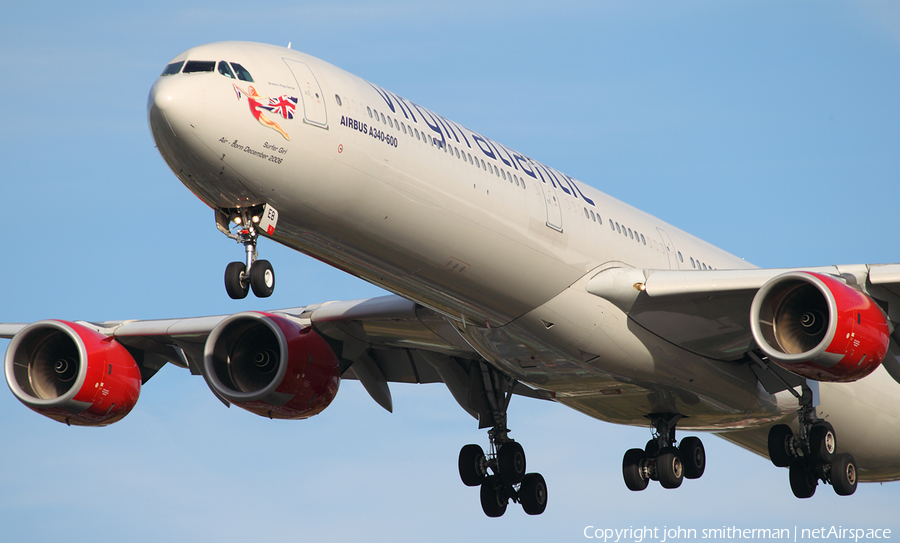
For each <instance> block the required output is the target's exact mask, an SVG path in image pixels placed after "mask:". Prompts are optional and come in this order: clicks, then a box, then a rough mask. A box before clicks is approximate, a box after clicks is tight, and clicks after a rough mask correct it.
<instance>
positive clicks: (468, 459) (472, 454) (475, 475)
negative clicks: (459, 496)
mask: <svg viewBox="0 0 900 543" xmlns="http://www.w3.org/2000/svg"><path fill="white" fill-rule="evenodd" d="M486 476H487V464H486V462H485V458H484V449H482V448H481V447H480V446H479V445H466V446H465V447H463V448H462V450H460V451H459V478H460V479H462V482H463V484H464V485H466V486H478V485H480V484H481V483H483V482H484V478H485V477H486Z"/></svg>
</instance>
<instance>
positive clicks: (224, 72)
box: [219, 60, 235, 79]
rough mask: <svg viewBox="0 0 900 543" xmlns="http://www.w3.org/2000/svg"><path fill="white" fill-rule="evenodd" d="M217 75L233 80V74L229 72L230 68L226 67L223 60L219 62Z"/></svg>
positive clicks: (226, 64)
mask: <svg viewBox="0 0 900 543" xmlns="http://www.w3.org/2000/svg"><path fill="white" fill-rule="evenodd" d="M219 73H220V74H222V75H224V76H225V77H230V78H231V79H234V78H235V77H234V72H232V71H231V67H229V66H228V63H227V62H225V61H224V60H220V61H219Z"/></svg>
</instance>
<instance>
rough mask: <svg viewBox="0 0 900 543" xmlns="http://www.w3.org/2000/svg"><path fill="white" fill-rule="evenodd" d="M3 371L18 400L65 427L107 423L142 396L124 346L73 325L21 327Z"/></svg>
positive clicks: (51, 322)
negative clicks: (63, 423)
mask: <svg viewBox="0 0 900 543" xmlns="http://www.w3.org/2000/svg"><path fill="white" fill-rule="evenodd" d="M5 367H6V382H7V384H8V385H9V388H10V389H11V390H12V392H13V394H15V395H16V397H17V398H18V399H19V401H21V402H22V403H24V404H25V405H26V406H28V407H30V408H31V409H33V410H34V411H37V412H38V413H40V414H41V415H45V416H47V417H50V418H51V419H53V420H57V421H59V422H65V423H66V424H75V425H79V426H105V425H107V424H112V423H113V422H116V421H118V420H120V419H122V418H123V417H124V416H125V415H127V414H128V413H129V412H130V411H131V409H132V408H133V407H134V405H135V404H136V403H137V401H138V397H139V396H140V394H141V371H140V369H139V368H138V366H137V363H135V361H134V358H133V357H132V356H131V354H130V353H129V352H128V351H127V350H126V349H125V347H123V346H122V345H121V344H119V342H117V341H116V340H115V339H113V338H111V337H107V336H104V335H103V334H101V333H99V332H96V331H94V330H91V329H89V328H86V327H85V326H82V325H80V324H76V323H73V322H67V321H57V320H46V321H39V322H36V323H33V324H30V325H28V326H26V327H25V328H23V329H22V330H21V331H20V332H19V333H18V334H16V335H15V337H13V339H12V342H10V344H9V348H8V349H7V350H6V363H5Z"/></svg>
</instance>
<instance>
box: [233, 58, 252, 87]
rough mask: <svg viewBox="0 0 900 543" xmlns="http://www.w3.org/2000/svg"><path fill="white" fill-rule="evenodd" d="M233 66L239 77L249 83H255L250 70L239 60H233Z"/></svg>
mask: <svg viewBox="0 0 900 543" xmlns="http://www.w3.org/2000/svg"><path fill="white" fill-rule="evenodd" d="M231 67H232V68H234V73H236V74H237V77H238V79H240V80H241V81H246V82H248V83H253V78H252V77H250V72H248V71H247V69H246V68H244V67H243V66H241V65H240V64H238V63H237V62H232V63H231Z"/></svg>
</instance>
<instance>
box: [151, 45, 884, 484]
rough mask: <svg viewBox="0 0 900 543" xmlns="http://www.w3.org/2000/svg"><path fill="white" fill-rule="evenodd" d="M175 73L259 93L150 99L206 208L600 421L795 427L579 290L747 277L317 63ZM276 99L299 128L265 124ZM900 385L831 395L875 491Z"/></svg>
mask: <svg viewBox="0 0 900 543" xmlns="http://www.w3.org/2000/svg"><path fill="white" fill-rule="evenodd" d="M183 60H202V61H220V60H225V61H230V62H236V63H239V64H240V65H241V66H243V67H245V68H246V69H247V70H248V71H249V73H250V74H251V75H252V78H253V82H250V81H246V80H240V79H235V78H232V77H228V76H226V75H222V74H220V73H218V72H217V71H211V72H200V73H189V74H177V75H172V76H168V75H164V76H162V77H160V78H159V80H157V82H156V84H155V85H154V88H153V90H152V91H151V95H150V103H149V110H150V117H151V126H152V127H153V131H154V137H155V139H156V141H157V144H158V146H159V149H160V152H161V153H162V155H163V157H164V158H165V160H166V161H167V163H168V164H169V165H170V167H171V168H172V170H173V171H174V172H175V173H176V175H177V176H178V177H179V179H180V180H181V181H182V182H183V183H184V184H185V185H186V186H188V188H190V190H191V191H193V192H194V193H195V194H196V195H197V196H199V197H200V198H201V199H202V200H203V201H204V202H206V203H207V204H208V205H209V206H211V207H214V208H233V207H244V206H251V205H256V204H260V203H266V204H269V205H270V206H272V207H274V208H275V209H277V210H278V211H279V221H278V226H277V229H276V230H275V231H274V232H273V233H272V234H271V235H270V236H269V237H271V238H272V239H274V240H276V241H278V242H279V243H282V244H284V245H287V246H289V247H292V248H295V249H297V250H299V251H302V252H304V253H307V254H309V255H312V256H314V257H315V258H318V259H320V260H323V261H325V262H328V263H329V264H331V265H333V266H335V267H337V268H339V269H342V270H344V271H347V272H348V273H351V274H353V275H356V276H358V277H361V278H363V279H365V280H367V281H370V282H372V283H375V284H377V285H379V286H381V287H383V288H385V289H387V290H389V291H392V292H395V293H397V294H399V295H401V296H404V297H406V298H409V299H411V300H414V301H416V302H417V303H419V304H422V305H424V306H426V307H429V308H431V309H434V310H436V311H438V312H440V313H442V314H443V315H445V316H446V317H447V318H448V320H449V322H451V324H452V325H453V326H454V327H455V328H457V329H458V330H459V332H460V333H461V334H462V336H463V337H464V338H465V339H466V340H467V341H468V342H469V343H470V344H471V345H472V346H473V347H475V348H476V349H477V350H478V351H479V352H480V353H481V354H482V355H483V356H484V357H485V358H486V359H487V360H489V361H490V362H491V363H492V364H494V365H495V366H497V367H498V368H500V369H502V370H503V371H505V372H506V373H508V374H510V375H513V376H514V377H516V378H517V379H519V380H520V381H523V382H525V383H528V384H531V385H532V386H535V387H538V388H541V389H544V390H547V391H550V392H552V393H553V394H554V395H555V399H556V400H557V401H558V402H560V403H563V404H565V405H568V406H570V407H573V408H575V409H577V410H579V411H582V412H584V413H587V414H589V415H590V416H593V417H596V418H599V419H603V420H607V421H612V422H617V423H624V424H633V425H647V424H648V420H647V419H646V418H645V415H647V414H648V413H652V412H669V413H676V412H677V413H681V414H683V415H685V418H684V419H682V421H680V422H679V427H680V428H695V429H710V430H723V431H724V430H745V429H746V430H748V431H746V432H743V431H742V432H735V433H729V434H728V435H726V436H725V437H726V438H728V439H731V440H734V441H737V442H739V443H740V444H742V445H744V446H747V447H749V448H751V449H753V450H756V451H757V452H763V451H765V433H764V432H759V431H756V432H754V431H753V430H752V429H754V428H759V427H761V426H764V425H767V424H769V423H771V422H772V421H774V420H778V419H783V418H785V417H787V416H790V415H791V414H793V413H794V412H795V411H796V409H797V403H796V400H795V399H794V398H793V397H792V396H790V395H789V394H787V393H786V392H784V393H779V394H777V395H771V394H769V393H767V392H766V391H765V390H764V389H763V388H762V387H761V386H759V384H758V382H757V379H756V377H755V376H754V374H753V373H752V372H751V371H750V369H749V368H748V367H747V366H746V365H744V364H741V363H739V362H736V361H729V360H724V359H723V360H717V359H712V358H709V357H705V356H700V355H698V354H695V353H692V352H689V351H687V350H685V349H683V348H680V347H677V346H675V345H673V344H671V343H669V342H667V341H665V340H664V339H662V338H660V337H658V336H656V335H654V334H652V333H650V332H648V331H647V330H645V329H644V328H642V327H641V326H639V325H637V324H636V323H635V322H634V321H632V320H630V319H629V317H628V315H627V314H626V313H624V312H623V311H622V310H620V309H619V308H617V307H616V306H615V305H613V304H611V303H609V302H608V301H606V300H604V299H603V298H600V297H597V296H594V295H592V294H590V293H588V292H587V291H586V290H585V283H586V282H587V280H588V279H589V278H590V277H592V276H593V275H595V274H596V273H597V272H599V271H601V270H604V269H606V268H612V267H629V268H631V267H633V268H648V269H670V268H671V269H682V270H692V269H693V270H698V271H697V273H703V270H704V269H738V268H749V267H752V266H751V265H750V264H748V263H746V262H744V261H743V260H741V259H739V258H737V257H735V256H733V255H731V254H729V253H727V252H725V251H722V250H720V249H718V248H716V247H713V246H712V245H710V244H708V243H705V242H703V241H702V240H700V239H698V238H696V237H694V236H691V235H690V234H687V233H685V232H682V231H681V230H679V229H677V228H675V227H673V226H671V225H669V224H666V223H664V222H662V221H660V220H659V219H657V218H655V217H653V216H650V215H648V214H646V213H643V212H641V211H639V210H638V209H635V208H633V207H631V206H629V205H627V204H624V203H622V202H620V201H618V200H616V199H614V198H611V197H609V196H607V195H605V194H603V193H601V192H599V191H597V190H595V189H594V188H592V187H590V186H588V185H585V184H584V183H582V182H580V181H577V180H574V179H572V178H570V177H568V176H566V175H564V174H562V173H560V172H559V171H557V170H555V169H552V168H550V167H548V166H544V165H542V164H540V163H538V162H537V161H535V160H533V159H530V158H528V157H526V156H524V155H522V154H520V153H516V152H515V151H513V150H511V149H508V148H506V147H504V146H502V145H501V144H499V143H497V142H495V141H493V140H491V139H489V138H487V137H485V136H482V135H480V134H478V133H476V132H473V131H471V130H469V129H467V128H465V127H462V126H460V125H458V124H457V123H454V122H452V121H450V120H448V119H446V118H444V117H441V116H439V115H437V114H435V113H433V112H431V111H429V110H427V109H425V108H423V107H421V106H418V105H416V104H414V103H412V102H409V101H407V100H404V99H402V98H400V97H398V96H396V95H394V94H392V93H390V92H388V91H385V90H384V89H381V88H379V87H377V86H375V85H373V84H370V83H368V82H366V81H364V80H362V79H360V78H358V77H356V76H353V75H351V74H349V73H347V72H345V71H343V70H340V69H338V68H336V67H334V66H332V65H330V64H327V63H325V62H323V61H321V60H318V59H316V58H313V57H310V56H308V55H304V54H302V53H299V52H296V51H293V50H289V49H284V48H280V47H273V46H265V45H258V44H246V43H219V44H211V45H206V46H201V47H197V48H194V49H191V50H189V51H186V52H185V53H183V54H181V55H179V56H178V57H176V59H174V61H173V62H176V61H183ZM251 85H252V87H253V88H252V90H251V88H250V86H251ZM284 97H287V98H292V97H293V98H296V99H298V100H297V102H296V108H295V111H294V112H293V118H288V117H289V115H286V114H281V113H279V110H278V109H277V107H275V109H270V108H271V107H272V104H273V103H274V102H269V99H270V98H271V99H273V100H274V101H275V102H277V101H278V99H279V98H282V99H283V98H284ZM254 104H256V105H254ZM257 114H261V116H262V117H263V118H262V119H261V118H259V116H258V115H257ZM266 120H267V121H268V122H266ZM273 122H274V123H275V124H276V125H277V128H275V127H273V126H272V123H273ZM288 138H289V139H288ZM896 386H897V385H896V383H895V382H894V381H893V380H891V379H890V377H889V376H888V375H887V373H886V372H885V371H884V370H883V369H879V370H878V371H876V372H875V373H874V374H873V375H871V376H870V377H867V378H865V379H862V380H861V381H858V382H856V383H852V384H836V385H828V384H823V385H822V387H821V397H822V403H821V405H820V407H819V410H818V412H819V416H821V417H823V418H827V419H828V420H829V421H830V422H832V424H834V426H835V427H836V428H837V429H838V432H840V433H841V436H842V443H844V444H851V443H852V444H853V445H852V450H853V454H854V456H855V457H856V459H857V461H858V462H859V466H860V471H861V476H862V478H864V479H867V480H873V479H894V478H900V457H898V455H897V454H896V451H897V450H900V405H898V402H896V401H892V400H891V393H892V391H893V389H894V388H895V387H896ZM848 446H849V445H848Z"/></svg>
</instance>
